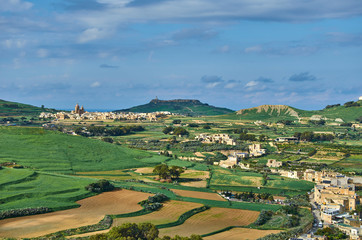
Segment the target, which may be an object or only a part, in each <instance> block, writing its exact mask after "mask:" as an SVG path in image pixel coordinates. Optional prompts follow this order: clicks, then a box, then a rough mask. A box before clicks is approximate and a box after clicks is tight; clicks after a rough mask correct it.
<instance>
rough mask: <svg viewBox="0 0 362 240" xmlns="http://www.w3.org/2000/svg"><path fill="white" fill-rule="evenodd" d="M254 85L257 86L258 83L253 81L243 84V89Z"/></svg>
mask: <svg viewBox="0 0 362 240" xmlns="http://www.w3.org/2000/svg"><path fill="white" fill-rule="evenodd" d="M256 85H258V82H257V81H254V80H253V81H250V82H248V83H247V84H245V87H255V86H256Z"/></svg>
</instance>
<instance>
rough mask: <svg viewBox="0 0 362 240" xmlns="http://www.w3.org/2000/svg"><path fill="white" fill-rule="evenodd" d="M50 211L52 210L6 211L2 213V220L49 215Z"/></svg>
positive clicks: (40, 208)
mask: <svg viewBox="0 0 362 240" xmlns="http://www.w3.org/2000/svg"><path fill="white" fill-rule="evenodd" d="M50 211H51V210H50V209H49V208H47V207H38V208H23V209H14V210H6V211H2V212H0V219H5V218H12V217H20V216H29V215H35V214H41V213H47V212H50Z"/></svg>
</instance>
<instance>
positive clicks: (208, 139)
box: [195, 133, 236, 145]
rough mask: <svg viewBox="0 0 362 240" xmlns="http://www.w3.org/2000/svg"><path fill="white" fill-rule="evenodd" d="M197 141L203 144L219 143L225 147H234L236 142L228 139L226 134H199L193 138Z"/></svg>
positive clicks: (228, 136)
mask: <svg viewBox="0 0 362 240" xmlns="http://www.w3.org/2000/svg"><path fill="white" fill-rule="evenodd" d="M195 139H196V140H197V141H201V142H203V143H221V144H226V145H236V142H235V140H234V139H232V138H231V137H230V135H228V134H213V135H208V134H204V133H202V134H200V135H198V136H196V137H195Z"/></svg>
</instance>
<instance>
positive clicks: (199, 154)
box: [194, 152, 205, 157]
mask: <svg viewBox="0 0 362 240" xmlns="http://www.w3.org/2000/svg"><path fill="white" fill-rule="evenodd" d="M194 154H195V156H196V157H205V155H204V154H202V153H200V152H195V153H194Z"/></svg>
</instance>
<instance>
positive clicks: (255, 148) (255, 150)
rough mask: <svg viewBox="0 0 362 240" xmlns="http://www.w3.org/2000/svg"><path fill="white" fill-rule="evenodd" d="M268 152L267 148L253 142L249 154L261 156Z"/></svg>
mask: <svg viewBox="0 0 362 240" xmlns="http://www.w3.org/2000/svg"><path fill="white" fill-rule="evenodd" d="M265 153H266V149H263V148H261V144H259V143H257V144H251V145H250V146H249V155H250V156H251V157H260V156H263V155H264V154H265Z"/></svg>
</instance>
